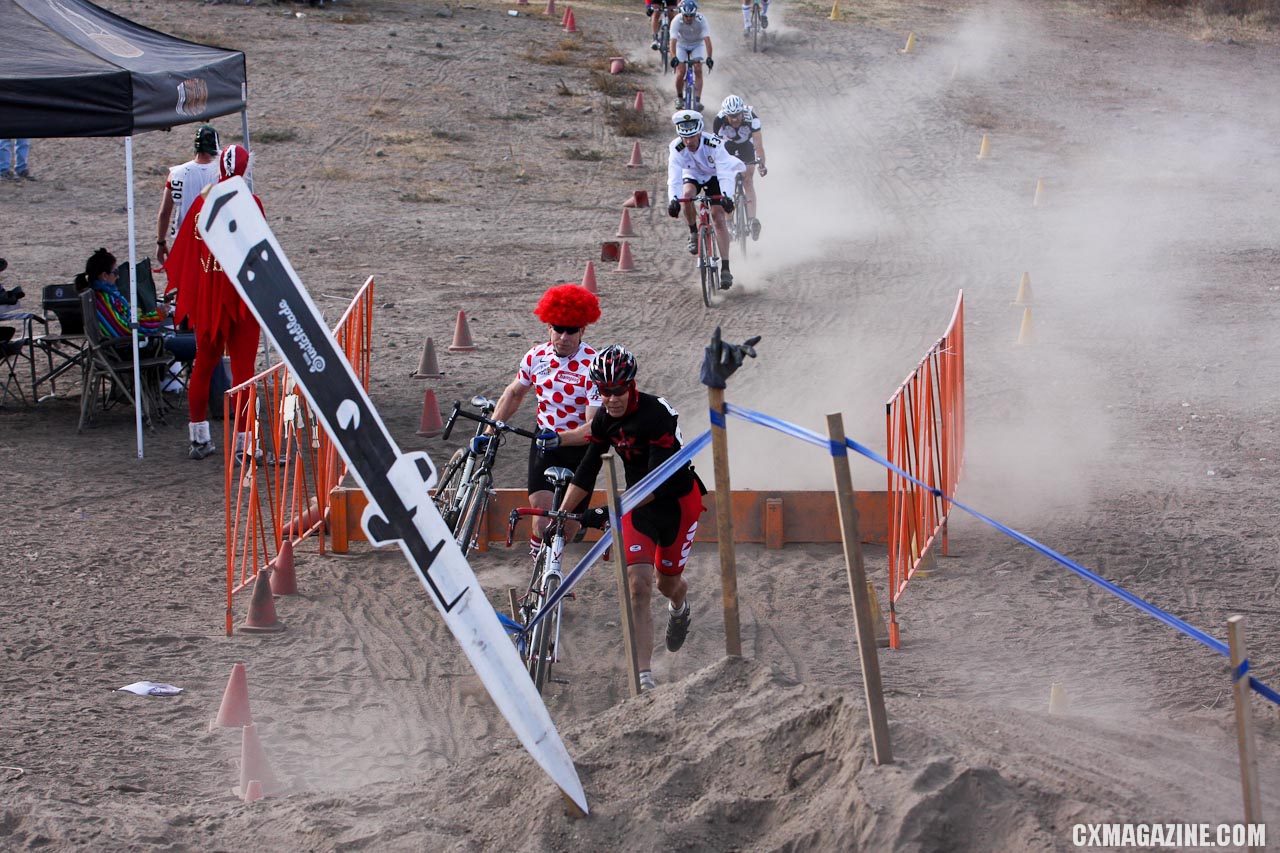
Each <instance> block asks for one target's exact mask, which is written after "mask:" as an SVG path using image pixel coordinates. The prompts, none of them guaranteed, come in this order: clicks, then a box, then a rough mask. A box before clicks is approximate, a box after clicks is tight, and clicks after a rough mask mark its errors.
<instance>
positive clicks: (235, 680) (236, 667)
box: [209, 663, 253, 731]
mask: <svg viewBox="0 0 1280 853" xmlns="http://www.w3.org/2000/svg"><path fill="white" fill-rule="evenodd" d="M252 723H253V715H252V714H250V713H249V680H248V679H247V678H245V674H244V664H243V663H235V664H232V665H231V677H230V678H229V679H227V689H226V690H223V691H222V704H221V705H219V706H218V716H216V717H214V719H213V722H211V723H209V731H213V730H214V729H219V728H222V729H231V728H239V727H240V726H247V725H250V724H252Z"/></svg>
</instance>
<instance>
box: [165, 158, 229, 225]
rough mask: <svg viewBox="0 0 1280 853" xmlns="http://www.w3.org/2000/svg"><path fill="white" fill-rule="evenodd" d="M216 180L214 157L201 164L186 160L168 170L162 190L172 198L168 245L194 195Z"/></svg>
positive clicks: (215, 161)
mask: <svg viewBox="0 0 1280 853" xmlns="http://www.w3.org/2000/svg"><path fill="white" fill-rule="evenodd" d="M217 181H218V161H217V159H216V158H215V159H213V160H210V161H209V162H208V163H203V164H201V163H197V162H196V161H195V160H188V161H187V162H185V163H183V164H182V165H181V166H174V167H173V168H172V169H170V170H169V178H168V180H166V181H165V184H164V191H165V192H167V193H168V194H169V196H170V197H171V198H172V199H173V215H172V216H170V217H169V230H168V232H167V235H168V236H167V239H168V241H169V244H170V245H173V241H174V238H176V237H177V236H178V226H180V225H182V220H183V219H186V218H187V211H188V210H190V209H191V203H192V202H193V201H195V200H196V196H198V195H200V191H201V190H202V189H204V188H205V187H207V186H209V184H213V183H217Z"/></svg>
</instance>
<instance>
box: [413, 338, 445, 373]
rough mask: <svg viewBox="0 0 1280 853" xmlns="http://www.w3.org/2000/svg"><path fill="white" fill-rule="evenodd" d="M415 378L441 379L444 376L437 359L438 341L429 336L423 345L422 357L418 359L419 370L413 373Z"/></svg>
mask: <svg viewBox="0 0 1280 853" xmlns="http://www.w3.org/2000/svg"><path fill="white" fill-rule="evenodd" d="M413 376H414V378H415V379H439V378H440V377H441V376H444V374H443V373H441V372H440V362H439V361H438V360H437V359H436V343H435V341H433V340H431V338H427V342H426V343H425V344H423V345H422V358H421V359H419V360H418V372H417V373H415V374H413Z"/></svg>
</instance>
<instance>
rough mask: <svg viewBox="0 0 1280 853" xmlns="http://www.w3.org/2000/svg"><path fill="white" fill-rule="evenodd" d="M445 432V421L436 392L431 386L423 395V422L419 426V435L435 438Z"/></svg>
mask: <svg viewBox="0 0 1280 853" xmlns="http://www.w3.org/2000/svg"><path fill="white" fill-rule="evenodd" d="M442 432H444V421H443V420H442V419H441V418H440V406H439V405H438V404H437V403H436V392H435V391H432V390H431V389H430V388H428V389H427V393H426V394H423V395H422V423H421V425H420V426H419V427H418V435H425V436H426V437H427V438H434V437H436V436H437V435H440V433H442Z"/></svg>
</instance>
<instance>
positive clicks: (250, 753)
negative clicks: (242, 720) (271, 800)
mask: <svg viewBox="0 0 1280 853" xmlns="http://www.w3.org/2000/svg"><path fill="white" fill-rule="evenodd" d="M241 731H243V732H244V740H243V741H242V742H241V744H240V784H239V785H237V786H236V787H235V789H234V791H233V793H234V794H235V795H236V796H237V797H239V798H241V799H242V800H243V799H247V794H248V793H249V783H250V782H257V783H258V784H259V786H260V787H261V793H262V795H263V796H267V797H269V796H271V795H272V794H275V793H279V791H280V789H281V787H282V786H281V785H280V780H278V779H277V778H276V774H275V771H273V770H272V769H271V763H270V762H269V761H267V754H266V753H265V752H263V751H262V742H261V741H260V740H258V727H257V726H256V725H255V724H253V723H250V724H249V725H247V726H245V727H244V728H243V729H241Z"/></svg>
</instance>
